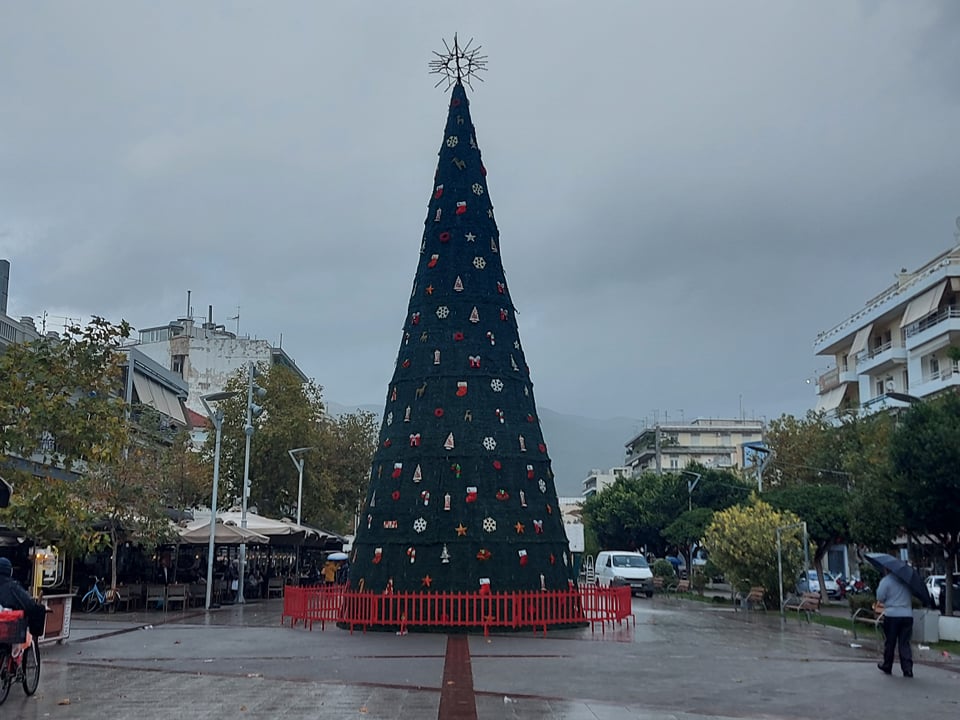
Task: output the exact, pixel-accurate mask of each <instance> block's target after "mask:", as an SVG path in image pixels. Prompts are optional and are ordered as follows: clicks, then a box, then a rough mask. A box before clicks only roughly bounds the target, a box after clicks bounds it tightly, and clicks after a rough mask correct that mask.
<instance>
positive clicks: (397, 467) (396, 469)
mask: <svg viewBox="0 0 960 720" xmlns="http://www.w3.org/2000/svg"><path fill="white" fill-rule="evenodd" d="M402 472H403V463H402V462H396V463H394V464H393V472H392V473H390V477H392V478H393V479H394V480H396V479H397V478H399V477H400V474H401V473H402Z"/></svg>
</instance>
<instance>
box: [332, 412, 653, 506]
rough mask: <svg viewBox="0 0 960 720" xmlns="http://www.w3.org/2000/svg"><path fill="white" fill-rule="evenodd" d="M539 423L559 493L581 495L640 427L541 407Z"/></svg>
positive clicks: (619, 462) (633, 421) (618, 461)
mask: <svg viewBox="0 0 960 720" xmlns="http://www.w3.org/2000/svg"><path fill="white" fill-rule="evenodd" d="M324 402H325V405H326V407H327V412H329V413H330V414H331V415H334V416H339V415H342V414H344V413H350V412H356V411H357V410H364V411H366V412H371V413H373V414H374V415H376V416H377V418H380V416H381V413H382V412H383V407H381V406H376V405H343V404H341V403H336V402H331V401H324ZM540 424H541V427H542V428H543V437H544V438H545V439H546V441H547V447H548V448H549V453H550V459H551V461H552V465H553V473H554V476H555V478H554V480H555V482H556V486H557V494H558V495H561V496H572V495H580V494H581V493H582V492H583V481H584V480H585V479H586V477H587V475H588V474H590V471H591V470H608V469H610V468H612V467H617V466H620V465H622V464H623V459H624V445H625V444H626V442H627V441H628V440H630V439H631V438H632V437H634V436H635V435H636V434H637V433H638V432H639V429H640V427H641V422H640V421H639V420H637V419H635V418H625V417H615V418H607V419H596V418H589V417H583V416H581V415H567V414H565V413H559V412H555V411H553V410H550V409H548V408H544V407H541V408H540Z"/></svg>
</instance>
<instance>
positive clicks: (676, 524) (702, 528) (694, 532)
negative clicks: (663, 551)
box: [661, 507, 714, 568]
mask: <svg viewBox="0 0 960 720" xmlns="http://www.w3.org/2000/svg"><path fill="white" fill-rule="evenodd" d="M713 514H714V511H713V510H711V509H710V508H704V507H698V508H694V509H693V510H688V511H687V512H685V513H683V514H682V515H681V516H680V517H678V518H677V519H676V520H674V521H673V522H672V523H670V524H669V525H667V527H665V528H664V529H663V532H662V533H661V534H662V535H663V538H664V539H665V540H666V541H667V542H668V543H670V544H671V545H675V546H676V547H678V548H680V549H681V552H682V553H683V557H684V558H685V559H686V563H687V567H688V568H692V567H693V555H692V553H691V550H692V549H693V548H694V547H695V546H696V545H699V544H700V542H701V541H702V540H703V536H704V533H705V532H706V530H707V528H708V527H709V526H710V523H711V522H713Z"/></svg>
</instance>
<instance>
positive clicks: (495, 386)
mask: <svg viewBox="0 0 960 720" xmlns="http://www.w3.org/2000/svg"><path fill="white" fill-rule="evenodd" d="M490 389H491V390H493V391H494V392H500V391H501V390H503V380H501V379H500V378H494V379H493V380H491V381H490Z"/></svg>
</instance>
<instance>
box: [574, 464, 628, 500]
mask: <svg viewBox="0 0 960 720" xmlns="http://www.w3.org/2000/svg"><path fill="white" fill-rule="evenodd" d="M630 475H631V470H630V468H628V467H614V468H610V469H609V470H607V471H603V470H591V471H590V474H589V475H587V479H586V480H584V481H583V496H584V497H585V498H588V497H590V496H591V495H596V494H597V493H598V492H600V491H601V490H603V489H604V488H605V487H609V486H610V485H613V483H615V482H616V481H617V478H621V477H630Z"/></svg>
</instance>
